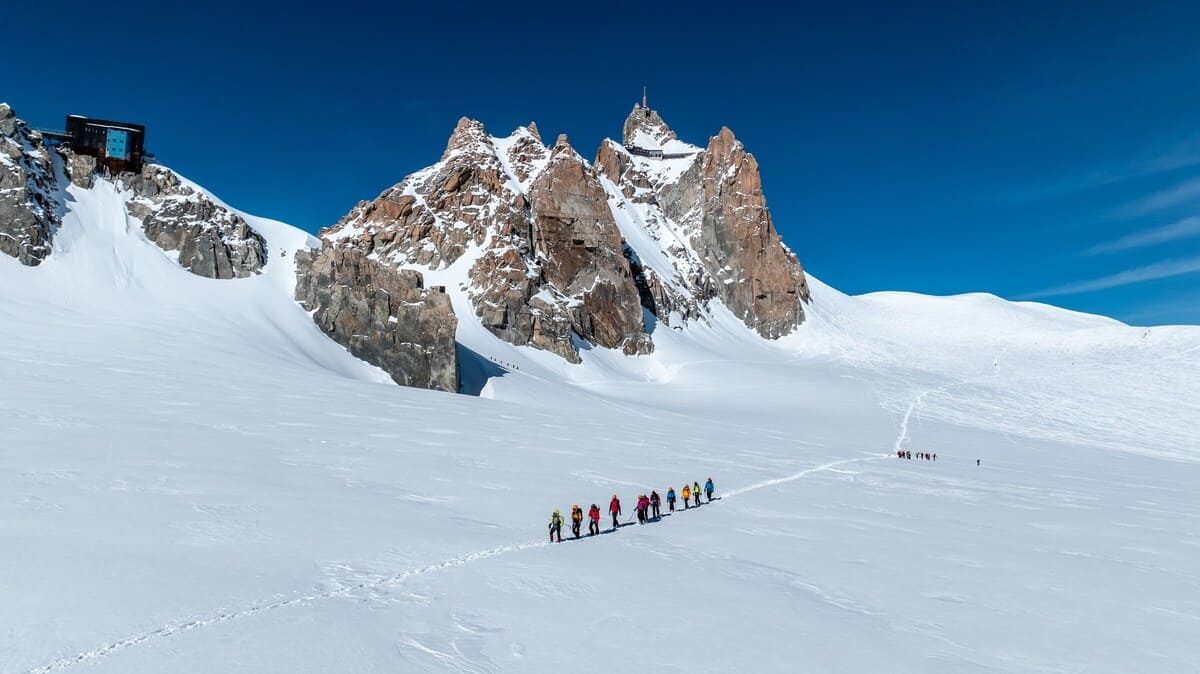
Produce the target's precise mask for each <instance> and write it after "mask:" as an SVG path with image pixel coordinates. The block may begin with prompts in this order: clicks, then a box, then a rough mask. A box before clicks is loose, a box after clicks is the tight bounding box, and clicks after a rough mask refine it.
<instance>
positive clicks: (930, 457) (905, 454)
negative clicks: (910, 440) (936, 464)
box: [896, 449, 937, 461]
mask: <svg viewBox="0 0 1200 674" xmlns="http://www.w3.org/2000/svg"><path fill="white" fill-rule="evenodd" d="M896 456H898V457H900V458H901V459H911V458H913V453H912V452H910V451H908V450H906V449H897V450H896ZM917 458H918V459H924V460H926V461H937V454H930V453H929V452H917Z"/></svg>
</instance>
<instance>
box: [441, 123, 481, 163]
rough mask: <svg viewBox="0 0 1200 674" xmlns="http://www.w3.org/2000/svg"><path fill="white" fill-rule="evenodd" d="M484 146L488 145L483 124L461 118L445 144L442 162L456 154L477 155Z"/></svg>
mask: <svg viewBox="0 0 1200 674" xmlns="http://www.w3.org/2000/svg"><path fill="white" fill-rule="evenodd" d="M486 145H488V135H487V130H486V129H484V128H483V123H482V122H477V121H475V120H473V119H470V118H468V117H462V118H460V119H459V120H458V124H457V125H455V127H454V132H453V133H451V134H450V140H449V141H448V142H447V143H446V151H445V152H443V153H442V161H446V160H447V159H449V158H450V157H451V156H452V155H453V154H455V153H456V152H470V153H478V152H480V151H483V150H484V147H485V146H486Z"/></svg>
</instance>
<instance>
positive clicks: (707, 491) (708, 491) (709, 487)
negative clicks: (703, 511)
mask: <svg viewBox="0 0 1200 674" xmlns="http://www.w3.org/2000/svg"><path fill="white" fill-rule="evenodd" d="M716 490H717V488H716V487H714V486H713V483H712V478H711V477H710V478H708V481H707V482H705V483H704V498H706V499H708V502H709V503H712V495H713V492H714V491H716Z"/></svg>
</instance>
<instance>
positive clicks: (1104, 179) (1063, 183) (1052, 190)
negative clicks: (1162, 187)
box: [1013, 136, 1200, 200]
mask: <svg viewBox="0 0 1200 674" xmlns="http://www.w3.org/2000/svg"><path fill="white" fill-rule="evenodd" d="M1191 166H1200V136H1197V137H1192V138H1187V139H1185V140H1182V141H1180V142H1178V143H1176V144H1174V145H1172V146H1170V147H1168V148H1166V149H1162V150H1159V151H1157V152H1150V153H1147V154H1145V155H1143V156H1141V157H1138V158H1135V159H1132V160H1129V161H1124V162H1118V163H1114V164H1112V165H1110V166H1106V167H1103V168H1099V169H1096V170H1094V171H1090V172H1087V173H1084V174H1082V175H1077V176H1074V177H1070V178H1065V179H1062V180H1058V181H1050V182H1048V183H1042V184H1040V185H1038V186H1036V187H1030V188H1028V189H1025V190H1021V191H1020V192H1018V193H1017V194H1015V195H1013V196H1014V197H1016V198H1017V199H1021V200H1036V199H1043V198H1047V197H1053V196H1058V195H1063V194H1074V193H1079V192H1088V191H1090V190H1094V189H1099V188H1102V187H1108V186H1111V185H1116V184H1119V183H1123V182H1127V181H1130V180H1137V179H1139V178H1147V177H1149V176H1154V175H1158V174H1160V173H1168V172H1170V171H1177V170H1179V169H1184V168H1188V167H1191Z"/></svg>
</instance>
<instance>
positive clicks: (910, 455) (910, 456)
mask: <svg viewBox="0 0 1200 674" xmlns="http://www.w3.org/2000/svg"><path fill="white" fill-rule="evenodd" d="M904 458H906V459H911V458H912V452H907V451H906V452H904Z"/></svg>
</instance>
